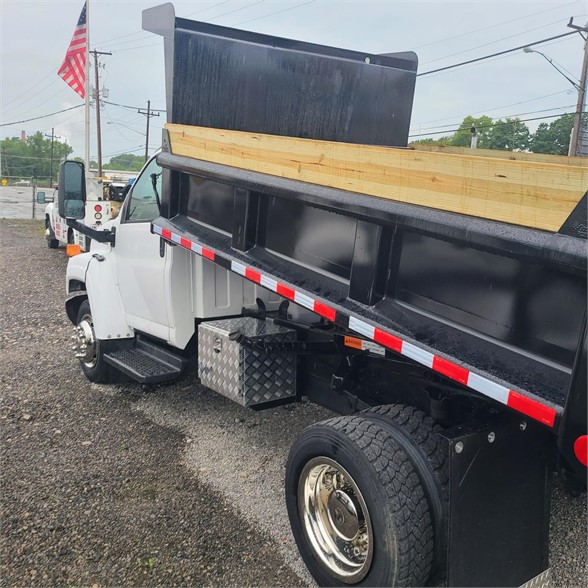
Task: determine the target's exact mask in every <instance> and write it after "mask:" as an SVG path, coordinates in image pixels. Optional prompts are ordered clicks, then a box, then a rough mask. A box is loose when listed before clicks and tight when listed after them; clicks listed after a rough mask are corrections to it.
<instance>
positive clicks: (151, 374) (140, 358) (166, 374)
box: [104, 339, 186, 384]
mask: <svg viewBox="0 0 588 588" xmlns="http://www.w3.org/2000/svg"><path fill="white" fill-rule="evenodd" d="M104 360H105V361H106V363H108V364H110V365H111V366H113V367H115V368H116V369H117V370H119V371H121V372H122V373H123V374H126V375H127V376H130V377H131V378H133V380H136V381H137V382H139V383H140V384H155V383H157V382H167V381H169V380H174V379H175V378H177V377H179V376H180V375H181V374H182V372H183V371H184V367H185V365H186V360H185V359H183V358H181V357H179V356H177V355H175V354H174V353H171V352H169V351H167V350H166V349H163V348H161V347H159V346H158V345H156V344H153V343H150V342H148V341H144V340H142V339H138V340H137V343H136V345H135V347H133V348H132V349H120V350H118V351H112V352H110V353H106V354H105V355H104Z"/></svg>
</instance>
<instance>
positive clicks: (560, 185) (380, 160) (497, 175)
mask: <svg viewBox="0 0 588 588" xmlns="http://www.w3.org/2000/svg"><path fill="white" fill-rule="evenodd" d="M165 126H166V128H167V129H168V131H169V134H170V142H171V151H172V153H174V154H175V155H182V156H186V157H192V158H195V159H201V160H204V161H209V162H213V163H220V164H223V165H228V166H232V167H236V168H239V169H245V170H251V171H255V172H260V173H264V174H270V175H273V176H279V177H283V178H288V179H293V180H299V181H302V182H309V183H311V184H318V185H321V186H327V187H331V188H338V189H341V190H349V191H352V192H358V193H361V194H366V195H369V196H375V197H378V198H387V199H390V200H396V201H399V202H406V203H410V204H417V205H420V206H427V207H429V208H436V209H439V210H445V211H450V212H456V213H459V214H467V215H471V216H476V217H480V218H485V219H491V220H496V221H502V222H507V223H512V224H516V225H522V226H526V227H533V228H536V229H543V230H547V231H553V232H556V231H557V230H559V228H560V227H561V226H562V224H563V223H564V221H565V220H566V219H567V217H568V216H569V215H570V213H571V212H572V210H573V209H574V207H575V206H576V205H577V203H578V202H579V201H580V199H581V198H582V196H583V194H584V193H585V192H586V190H587V189H588V168H584V167H577V166H570V165H565V166H564V165H553V164H543V163H539V162H521V161H510V160H502V159H493V158H483V157H472V156H465V155H464V156H456V155H445V154H443V153H428V152H420V151H412V150H409V149H393V148H390V147H380V146H373V145H355V144H349V143H335V142H330V141H314V140H311V139H298V138H293V137H281V136H274V135H262V134H256V133H245V132H240V131H227V130H223V129H212V128H206V127H193V126H187V125H176V124H166V125H165Z"/></svg>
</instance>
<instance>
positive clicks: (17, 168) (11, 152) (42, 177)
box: [0, 131, 72, 184]
mask: <svg viewBox="0 0 588 588" xmlns="http://www.w3.org/2000/svg"><path fill="white" fill-rule="evenodd" d="M0 152H1V162H2V168H1V169H0V173H1V175H2V176H3V177H10V178H14V179H19V178H23V179H24V178H31V177H33V176H34V177H36V178H38V180H39V183H42V184H48V183H49V180H50V177H51V175H53V178H55V176H56V174H57V168H58V166H59V162H60V161H61V160H62V159H65V157H66V156H67V155H69V154H70V153H71V152H72V148H71V147H70V146H69V145H67V144H66V143H61V142H60V141H53V158H52V157H51V140H50V139H46V138H45V137H44V136H43V133H41V132H40V131H38V132H36V133H35V134H34V135H30V136H29V137H28V138H27V140H26V141H25V142H22V141H21V140H20V138H18V137H10V138H8V139H3V140H2V141H0Z"/></svg>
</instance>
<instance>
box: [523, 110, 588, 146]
mask: <svg viewBox="0 0 588 588" xmlns="http://www.w3.org/2000/svg"><path fill="white" fill-rule="evenodd" d="M573 126H574V115H573V114H564V115H563V116H560V117H559V118H558V119H556V120H554V121H553V122H550V123H541V124H540V125H539V126H538V127H537V130H536V131H535V133H534V134H533V136H532V137H531V145H530V147H531V151H533V153H551V154H553V155H567V154H568V150H569V147H570V138H571V135H572V127H573ZM582 126H583V127H586V126H588V115H586V114H583V115H582Z"/></svg>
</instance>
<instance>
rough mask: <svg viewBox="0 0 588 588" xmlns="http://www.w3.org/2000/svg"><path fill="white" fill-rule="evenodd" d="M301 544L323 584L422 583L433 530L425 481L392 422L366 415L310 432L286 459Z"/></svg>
mask: <svg viewBox="0 0 588 588" xmlns="http://www.w3.org/2000/svg"><path fill="white" fill-rule="evenodd" d="M286 505H287V509H288V516H289V518H290V525H291V527H292V532H293V534H294V538H295V540H296V543H297V545H298V549H299V551H300V554H301V555H302V558H303V560H304V562H305V563H306V565H307V567H308V569H309V571H310V573H311V574H312V576H313V577H314V579H315V580H316V581H317V583H318V584H319V585H320V586H341V585H353V586H424V585H425V582H426V581H427V578H428V577H429V572H430V569H431V562H432V560H433V547H434V545H433V528H432V523H431V516H430V514H429V505H428V502H427V498H426V496H425V493H424V491H423V488H422V485H421V482H420V479H419V476H418V474H417V473H416V471H415V469H414V467H413V465H412V463H411V461H410V459H409V458H408V456H407V455H406V453H405V451H404V450H403V449H402V448H401V447H400V446H399V445H398V444H397V443H396V442H395V441H394V439H393V438H392V436H391V435H390V433H389V432H388V431H387V429H386V427H385V426H383V425H382V424H380V423H378V422H376V421H375V420H370V419H367V418H365V417H363V416H359V415H354V416H345V417H338V418H334V419H331V420H328V421H324V422H322V423H318V424H316V425H313V426H311V427H308V428H307V429H305V430H304V431H303V432H302V433H301V434H300V436H299V437H298V438H297V439H296V441H295V442H294V443H293V445H292V448H291V450H290V455H289V457H288V462H287V464H286Z"/></svg>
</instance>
